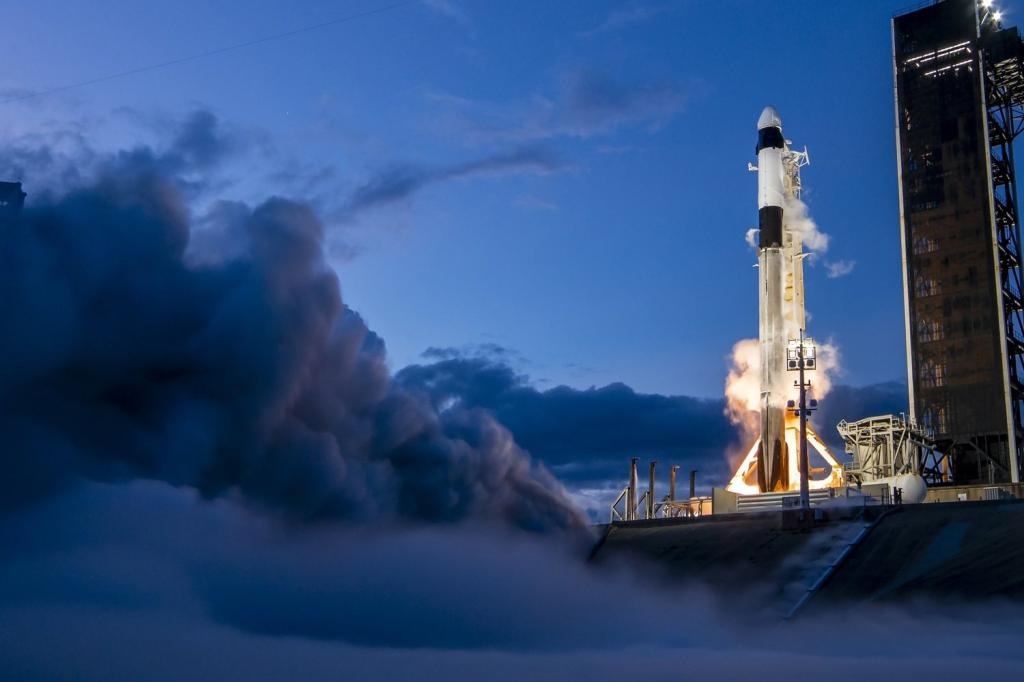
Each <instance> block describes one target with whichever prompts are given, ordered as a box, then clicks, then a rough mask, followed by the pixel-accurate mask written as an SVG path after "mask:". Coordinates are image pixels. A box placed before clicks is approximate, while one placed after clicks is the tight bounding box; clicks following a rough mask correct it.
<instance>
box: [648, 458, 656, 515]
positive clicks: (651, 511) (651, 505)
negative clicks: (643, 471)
mask: <svg viewBox="0 0 1024 682" xmlns="http://www.w3.org/2000/svg"><path fill="white" fill-rule="evenodd" d="M657 463H658V460H654V461H652V462H651V468H650V471H649V476H650V478H649V480H648V483H647V518H649V519H653V518H654V467H655V465H657Z"/></svg>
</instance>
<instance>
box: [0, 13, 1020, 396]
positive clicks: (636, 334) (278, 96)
mask: <svg viewBox="0 0 1024 682" xmlns="http://www.w3.org/2000/svg"><path fill="white" fill-rule="evenodd" d="M385 4H387V3H385V2H376V3H375V2H354V1H353V2H312V1H304V0H292V1H291V2H277V1H269V0H268V1H262V2H245V3H243V2H222V3H216V4H214V3H200V2H191V1H183V2H176V3H135V2H127V1H123V0H109V1H106V2H95V3H88V4H86V3H80V2H67V1H58V0H40V1H39V2H34V3H31V5H29V4H16V5H13V6H11V7H8V8H6V10H5V11H6V17H7V20H6V21H5V22H4V23H3V25H2V26H0V38H2V40H3V42H4V45H5V53H6V63H7V64H8V66H9V67H10V68H9V69H7V70H6V71H5V73H4V76H3V77H2V80H0V87H2V88H4V90H5V92H6V93H7V95H8V97H10V96H12V95H17V94H18V93H20V92H22V91H25V90H27V91H36V90H41V89H47V88H50V87H53V86H59V85H63V84H68V83H76V82H79V81H85V80H90V79H93V78H95V77H98V76H104V75H106V74H110V73H116V72H120V71H123V70H127V69H132V68H135V67H138V66H145V65H147V64H151V63H158V62H162V61H165V60H171V59H175V58H178V57H184V56H188V55H191V54H194V53H198V52H203V51H206V50H209V49H213V48H218V47H222V46H226V45H231V44H234V43H238V42H242V41H246V40H250V39H253V38H259V37H261V36H265V35H270V34H274V33H278V32H282V31H288V30H291V29H293V28H298V27H302V26H306V25H311V24H316V23H319V22H326V21H331V20H333V19H336V18H339V17H344V16H347V15H351V14H353V13H357V12H360V11H365V10H368V9H374V8H376V7H381V6H383V5H385ZM905 4H906V3H905V1H904V0H899V1H897V2H881V1H880V2H828V3H807V2H788V1H787V2H774V3H753V2H728V1H722V2H715V3H707V2H695V1H685V0H680V1H676V2H670V1H666V2H582V1H580V2H560V3H550V2H515V3H506V2H486V1H484V0H445V1H442V0H433V1H431V2H424V3H419V4H412V5H408V6H404V7H400V8H396V9H394V10H391V11H388V12H384V13H381V14H377V15H374V16H368V17H364V18H361V19H357V20H353V21H351V22H347V23H343V24H338V25H334V26H329V27H324V28H321V29H318V30H313V31H309V32H305V33H302V34H301V35H297V36H293V37H290V38H285V39H281V40H276V41H272V42H267V43H263V44H260V45H257V46H253V47H250V48H246V49H240V50H236V51H232V52H228V53H224V54H220V55H216V56H212V57H208V58H202V59H196V60H194V61H190V62H187V63H184V64H180V65H176V66H171V67H168V68H163V69H159V70H154V71H149V72H145V73H141V74H137V75H132V76H127V77H124V78H118V79H114V80H110V81H106V82H101V83H97V84H94V85H90V86H87V87H82V88H77V89H74V90H69V91H66V92H61V93H56V94H53V95H49V96H45V97H40V98H35V99H30V100H22V101H17V102H12V103H7V104H5V105H4V106H5V109H6V111H5V115H4V116H3V117H2V118H0V132H3V133H4V134H6V135H8V136H16V135H24V134H27V133H30V132H38V131H43V130H45V131H51V132H52V131H54V130H58V129H64V128H75V129H77V130H80V131H82V132H83V134H85V135H87V136H89V137H90V139H92V140H93V141H94V142H95V143H96V144H107V145H111V146H116V145H124V144H128V143H131V142H132V141H134V140H135V139H136V138H138V137H140V136H145V135H146V133H147V131H150V132H152V131H153V130H156V129H157V128H159V126H160V121H162V120H165V119H167V118H172V117H177V116H181V115H182V114H184V113H185V112H187V111H189V110H192V109H194V108H196V107H197V106H202V107H206V108H209V109H210V110H212V111H213V112H215V113H216V114H217V115H218V116H219V117H220V118H221V120H222V121H224V122H225V123H226V124H228V125H230V126H233V127H234V128H235V129H236V130H237V131H239V139H240V140H243V139H244V140H245V144H246V145H247V146H249V147H250V148H251V149H249V153H248V154H247V155H246V157H245V159H244V160H243V161H239V162H238V163H237V164H236V166H235V167H234V168H233V169H232V170H231V172H230V173H228V176H227V177H225V178H224V185H223V187H222V189H221V191H220V192H219V195H220V196H228V197H236V198H242V199H253V200H254V199H255V198H257V197H261V196H265V195H267V194H271V193H282V194H286V195H289V196H294V197H298V198H307V199H310V200H312V201H314V202H315V204H316V205H317V206H318V207H319V208H320V209H321V211H322V212H323V214H324V215H325V216H326V218H327V220H328V221H329V223H330V225H331V230H332V232H331V234H332V237H331V239H332V242H333V243H334V244H335V249H334V252H335V255H336V259H335V265H336V268H337V270H338V272H339V275H340V277H341V281H342V288H343V294H344V296H345V298H346V301H347V302H348V303H349V304H350V305H351V306H353V307H354V308H355V309H356V310H358V311H359V312H360V313H361V314H362V315H363V316H364V317H365V318H366V320H367V323H368V324H369V325H370V327H371V328H373V329H374V330H376V331H377V332H379V333H380V334H381V335H382V336H383V338H384V339H385V340H386V342H387V344H388V349H389V354H390V363H391V366H392V367H393V368H394V369H396V370H397V369H400V368H401V367H403V366H405V365H407V364H409V363H412V362H415V361H417V359H418V358H419V357H420V354H421V353H422V352H423V351H424V350H426V349H427V348H430V347H456V348H461V347H468V346H474V345H479V344H491V343H495V344H499V345H501V346H505V347H507V348H510V349H513V350H514V351H515V352H516V353H517V354H518V358H519V359H518V360H517V363H518V368H519V369H520V370H521V371H523V372H525V373H527V374H529V375H530V376H531V377H532V378H533V380H534V381H535V382H536V383H537V384H538V385H540V386H550V385H555V384H559V383H566V384H569V385H572V386H577V387H586V386H590V385H603V384H606V383H609V382H613V381H623V382H626V383H628V384H630V385H631V386H633V387H634V388H636V389H637V390H640V391H649V392H661V393H673V394H688V395H696V396H708V397H711V396H718V395H720V394H721V387H722V383H723V379H724V376H725V372H726V368H727V366H726V356H727V355H728V353H729V350H730V348H731V346H732V344H733V343H734V342H735V341H737V340H739V339H741V338H744V337H749V336H753V335H755V334H756V331H757V330H756V306H757V299H756V288H755V281H756V271H755V270H754V269H753V268H752V267H751V265H752V263H753V262H754V255H753V253H752V252H751V251H750V250H749V247H748V246H747V245H746V244H745V243H744V238H743V236H744V232H745V231H746V229H747V228H749V227H751V226H752V225H753V224H754V223H755V221H756V203H755V202H756V198H755V181H756V179H755V177H754V176H753V174H751V173H749V172H748V171H747V169H746V165H747V163H748V162H749V161H752V160H753V147H754V139H755V131H754V124H755V122H756V119H757V116H758V114H759V113H760V110H761V108H762V107H763V106H764V105H765V104H769V103H770V104H773V105H775V106H776V107H777V108H778V109H779V111H780V112H781V114H782V117H783V121H784V129H785V132H786V134H787V137H789V138H790V139H792V140H793V141H794V142H795V143H796V145H797V146H803V145H806V146H807V147H808V149H809V151H810V155H811V161H812V164H811V166H810V167H809V168H807V169H806V170H805V174H804V181H805V186H806V195H805V198H806V199H807V202H808V204H809V205H810V209H811V214H812V217H813V218H814V219H815V220H816V222H817V223H818V225H819V227H820V228H821V229H822V230H823V231H824V232H826V233H827V234H829V235H830V238H831V243H830V247H829V251H828V253H827V254H826V255H825V256H824V257H823V258H822V259H820V260H819V262H818V264H817V265H816V266H815V267H813V268H811V269H810V270H809V272H808V278H807V300H808V307H809V310H810V312H811V314H812V318H813V319H812V321H811V323H810V327H811V329H810V331H811V333H812V334H813V335H815V336H817V337H819V338H831V339H833V340H834V342H835V343H837V344H838V346H839V347H840V350H841V353H842V357H843V367H844V370H845V376H844V377H843V378H842V380H843V381H844V382H845V383H851V384H857V385H859V384H867V383H872V382H878V381H886V380H891V379H902V378H903V377H904V376H905V369H904V348H903V326H902V289H901V281H900V274H899V247H898V222H897V195H896V174H895V150H894V135H893V112H892V74H891V65H890V61H889V59H890V57H889V49H890V48H889V18H890V16H891V15H892V14H893V13H894V12H896V11H897V10H899V9H901V8H902V7H903V6H904V5H905ZM1010 9H1011V13H1010V16H1009V20H1010V21H1011V22H1012V21H1013V16H1012V7H1011V8H1010ZM83 37H87V39H83ZM25 180H26V182H27V183H28V186H27V189H28V191H29V192H30V193H31V192H32V191H33V186H32V184H31V178H26V179H25ZM360 198H362V199H365V201H361V202H360V201H358V199H360ZM30 200H31V194H30ZM839 261H843V262H848V263H849V262H852V263H855V265H854V267H853V270H852V272H850V273H849V274H847V275H845V276H843V277H838V278H829V277H828V276H827V275H828V273H827V267H826V266H827V263H828V262H839Z"/></svg>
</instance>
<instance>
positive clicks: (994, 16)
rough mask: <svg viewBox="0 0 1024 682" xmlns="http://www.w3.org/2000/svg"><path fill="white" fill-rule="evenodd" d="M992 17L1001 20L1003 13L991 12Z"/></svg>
mask: <svg viewBox="0 0 1024 682" xmlns="http://www.w3.org/2000/svg"><path fill="white" fill-rule="evenodd" d="M992 18H993V19H995V20H996V21H1002V19H1003V13H1002V12H993V13H992Z"/></svg>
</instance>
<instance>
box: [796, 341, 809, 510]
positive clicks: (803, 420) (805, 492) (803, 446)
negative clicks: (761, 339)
mask: <svg viewBox="0 0 1024 682" xmlns="http://www.w3.org/2000/svg"><path fill="white" fill-rule="evenodd" d="M798 353H799V354H798V355H797V360H798V361H799V362H798V365H797V366H798V367H799V369H800V508H801V509H805V510H806V509H810V508H811V493H810V483H809V479H808V475H809V471H808V469H809V467H808V464H807V384H806V382H805V381H804V330H803V329H801V330H800V349H799V351H798Z"/></svg>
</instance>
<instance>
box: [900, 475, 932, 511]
mask: <svg viewBox="0 0 1024 682" xmlns="http://www.w3.org/2000/svg"><path fill="white" fill-rule="evenodd" d="M892 487H893V488H894V489H895V488H902V489H903V504H920V503H922V502H924V498H925V495H927V494H928V484H927V483H925V481H924V479H923V478H922V477H921V475H920V474H903V475H902V476H897V477H896V480H895V481H893V482H892Z"/></svg>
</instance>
